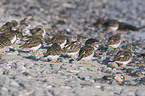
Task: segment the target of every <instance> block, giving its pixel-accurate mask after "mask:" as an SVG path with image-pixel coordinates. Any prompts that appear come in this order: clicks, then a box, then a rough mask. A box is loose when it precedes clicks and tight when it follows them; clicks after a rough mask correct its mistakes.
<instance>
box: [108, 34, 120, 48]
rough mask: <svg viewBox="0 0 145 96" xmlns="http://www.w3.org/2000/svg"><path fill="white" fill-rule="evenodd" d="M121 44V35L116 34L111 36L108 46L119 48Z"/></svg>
mask: <svg viewBox="0 0 145 96" xmlns="http://www.w3.org/2000/svg"><path fill="white" fill-rule="evenodd" d="M120 44H121V34H120V33H118V34H115V35H113V36H111V37H110V38H109V40H108V42H107V44H106V46H109V47H112V48H117V47H118V46H119V45H120Z"/></svg>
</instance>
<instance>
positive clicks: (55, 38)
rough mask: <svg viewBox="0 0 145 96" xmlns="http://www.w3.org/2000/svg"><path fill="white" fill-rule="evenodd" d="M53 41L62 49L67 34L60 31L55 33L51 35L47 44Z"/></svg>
mask: <svg viewBox="0 0 145 96" xmlns="http://www.w3.org/2000/svg"><path fill="white" fill-rule="evenodd" d="M53 43H57V44H58V45H60V47H61V48H62V49H63V47H64V46H65V44H66V43H67V36H65V35H64V34H61V33H57V34H56V35H54V36H53V37H52V39H51V40H50V41H49V42H48V43H47V44H48V45H52V44H53Z"/></svg>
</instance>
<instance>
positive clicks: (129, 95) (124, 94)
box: [120, 88, 135, 96]
mask: <svg viewBox="0 0 145 96" xmlns="http://www.w3.org/2000/svg"><path fill="white" fill-rule="evenodd" d="M120 96H135V93H134V92H133V91H131V90H129V89H126V88H125V89H122V90H121V92H120Z"/></svg>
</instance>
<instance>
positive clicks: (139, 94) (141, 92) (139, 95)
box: [135, 89, 145, 96]
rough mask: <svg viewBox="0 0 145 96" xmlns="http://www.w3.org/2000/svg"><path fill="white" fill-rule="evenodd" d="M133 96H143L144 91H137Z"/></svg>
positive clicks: (144, 95)
mask: <svg viewBox="0 0 145 96" xmlns="http://www.w3.org/2000/svg"><path fill="white" fill-rule="evenodd" d="M135 96H145V89H138V90H136V91H135Z"/></svg>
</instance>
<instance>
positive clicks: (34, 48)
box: [30, 44, 42, 50]
mask: <svg viewBox="0 0 145 96" xmlns="http://www.w3.org/2000/svg"><path fill="white" fill-rule="evenodd" d="M41 45H42V44H39V45H38V46H36V47H32V48H30V50H38V49H39V48H40V47H41Z"/></svg>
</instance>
